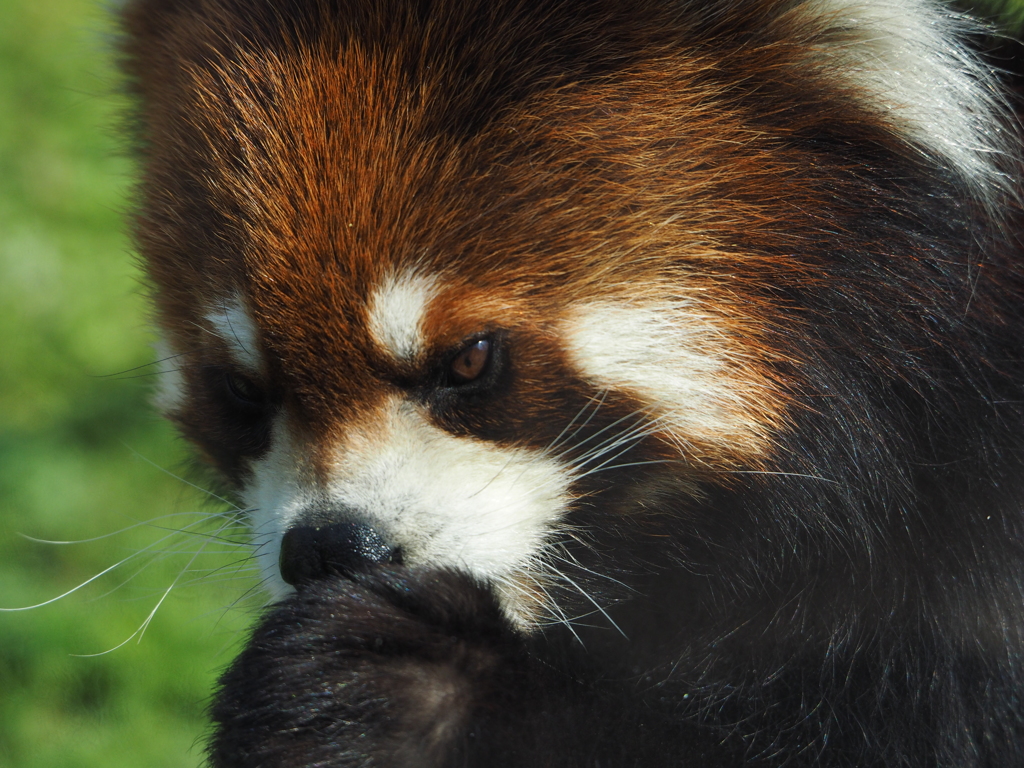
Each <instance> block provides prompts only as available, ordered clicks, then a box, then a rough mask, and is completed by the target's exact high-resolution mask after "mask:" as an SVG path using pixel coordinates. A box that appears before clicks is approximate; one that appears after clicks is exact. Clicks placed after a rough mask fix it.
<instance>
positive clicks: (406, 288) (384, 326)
mask: <svg viewBox="0 0 1024 768" xmlns="http://www.w3.org/2000/svg"><path fill="white" fill-rule="evenodd" d="M436 290H437V282H436V280H435V279H434V278H433V277H430V276H426V275H421V274H418V273H416V272H407V273H405V274H402V275H399V276H397V277H391V278H389V279H387V280H386V281H385V282H384V283H383V284H382V285H380V286H379V287H378V288H377V290H376V292H375V293H374V294H373V296H372V297H371V298H370V301H369V302H368V304H369V307H370V317H369V328H370V333H372V334H373V338H374V340H375V341H376V342H377V344H379V345H380V346H381V347H382V348H383V349H384V350H385V351H386V352H388V353H389V354H390V355H391V356H392V357H394V358H395V359H397V360H413V359H415V358H416V356H417V355H418V354H419V353H420V352H421V351H422V350H423V332H422V327H421V326H422V323H423V318H424V316H425V315H426V312H427V307H428V306H429V305H430V300H431V299H432V298H433V297H434V295H435V293H436Z"/></svg>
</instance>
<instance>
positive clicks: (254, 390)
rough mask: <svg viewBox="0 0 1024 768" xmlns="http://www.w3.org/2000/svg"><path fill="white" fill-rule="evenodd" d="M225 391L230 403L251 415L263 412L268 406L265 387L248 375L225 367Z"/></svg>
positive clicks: (223, 377)
mask: <svg viewBox="0 0 1024 768" xmlns="http://www.w3.org/2000/svg"><path fill="white" fill-rule="evenodd" d="M222 382H223V385H224V392H225V394H226V395H227V400H228V402H229V404H230V405H231V406H232V407H234V408H235V409H237V410H239V411H242V412H244V413H247V414H250V415H256V414H258V413H261V412H262V411H263V410H265V408H266V407H267V396H266V392H264V391H263V388H262V387H260V385H259V384H257V383H256V382H255V381H253V380H252V379H250V378H249V377H248V376H244V375H243V374H240V373H238V372H237V371H232V370H228V369H224V371H223V373H222Z"/></svg>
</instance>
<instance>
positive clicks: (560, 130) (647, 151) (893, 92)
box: [126, 0, 1001, 624]
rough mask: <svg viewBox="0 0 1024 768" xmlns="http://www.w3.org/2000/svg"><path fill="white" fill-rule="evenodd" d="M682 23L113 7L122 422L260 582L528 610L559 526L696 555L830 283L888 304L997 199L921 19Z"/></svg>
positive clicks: (797, 368)
mask: <svg viewBox="0 0 1024 768" xmlns="http://www.w3.org/2000/svg"><path fill="white" fill-rule="evenodd" d="M711 5H714V4H701V3H696V4H686V3H679V4H672V3H665V4H661V3H651V2H639V1H638V2H626V3H622V2H609V3H601V2H590V3H582V4H577V3H567V2H550V3H504V2H488V3H444V2H441V3H437V4H434V5H432V6H430V7H429V9H428V6H427V5H424V4H419V5H417V4H411V3H402V2H393V3H391V2H374V3H368V4H367V6H366V7H365V8H362V9H357V8H355V7H352V8H349V7H348V6H347V5H345V4H340V5H338V7H335V4H331V3H326V2H310V3H304V4H303V3H291V4H287V6H282V7H280V8H278V7H276V5H275V4H272V3H253V4H251V6H250V7H249V8H247V9H244V10H243V9H242V8H241V7H240V5H239V4H238V3H234V2H227V0H225V1H224V2H209V3H201V4H200V3H194V2H186V1H185V0H181V1H180V2H174V1H172V0H167V1H166V2H156V1H155V0H152V1H145V0H139V1H138V2H135V3H132V4H130V5H129V9H128V11H127V24H128V29H129V42H128V43H127V49H126V50H127V54H128V59H129V64H128V68H129V70H130V72H131V73H132V76H133V78H134V82H135V87H136V89H137V91H138V94H139V95H140V97H141V99H140V101H141V107H140V111H139V113H138V130H139V137H140V139H139V148H140V149H139V151H140V156H141V162H142V169H143V174H144V179H143V182H142V184H141V188H140V199H141V202H140V207H139V210H138V213H137V216H136V234H137V240H138V243H139V246H140V249H141V251H142V253H143V255H144V258H145V261H146V265H147V269H148V271H149V274H150V276H151V279H152V283H153V286H154V295H155V301H156V307H157V311H156V323H157V326H158V328H159V330H160V334H161V338H162V346H161V349H162V350H163V352H164V357H165V358H166V360H167V361H168V362H167V364H166V369H167V370H166V372H165V374H164V379H163V384H162V388H161V390H160V393H159V401H160V404H161V406H162V408H163V409H164V410H165V412H166V413H167V414H168V415H169V416H170V417H171V418H172V419H174V420H175V421H176V422H177V423H178V424H179V425H180V427H181V429H182V430H183V432H184V434H185V435H186V436H187V437H189V438H190V439H191V440H192V441H193V442H194V443H195V444H196V445H197V446H198V448H199V450H200V451H201V453H202V455H203V456H204V457H205V458H206V459H207V460H208V461H209V463H211V464H212V465H214V466H215V467H216V468H217V469H218V470H219V471H220V472H221V473H222V474H223V475H224V476H225V477H226V478H228V479H229V481H230V482H231V483H232V484H233V486H234V487H235V489H236V490H237V493H238V495H239V497H240V498H241V499H242V500H243V501H244V505H245V506H246V507H247V508H248V509H250V510H251V517H252V526H253V530H254V536H255V540H256V542H257V543H258V544H259V547H258V558H259V559H260V561H261V563H262V565H263V569H264V572H265V575H266V577H267V579H268V581H269V583H270V584H271V585H272V586H273V588H274V589H275V590H276V591H277V592H278V593H281V592H283V591H285V590H286V589H287V583H286V582H292V583H296V582H301V580H302V579H304V578H308V577H309V576H310V574H315V573H316V572H319V571H321V570H324V569H332V568H333V569H337V570H344V569H346V568H352V567H361V566H362V565H365V564H372V563H375V562H386V561H400V562H402V563H405V564H408V565H428V566H438V567H451V568H456V569H460V570H464V571H467V572H469V573H470V574H473V575H475V576H477V577H479V578H480V579H482V580H485V581H487V582H489V583H491V584H493V585H494V587H495V589H496V590H497V591H498V593H499V595H500V597H501V600H502V603H503V605H504V607H505V609H506V611H507V612H508V613H509V615H511V616H514V617H516V618H517V619H518V620H519V621H521V622H523V623H525V624H529V623H532V622H535V621H538V620H542V619H543V618H545V617H549V616H559V615H563V616H564V614H563V613H562V611H563V610H564V609H563V608H561V607H559V605H557V601H555V600H554V599H553V598H552V589H553V588H555V587H564V586H565V584H564V583H561V581H560V580H564V579H569V576H568V575H567V573H568V571H567V569H566V568H565V567H564V566H565V564H566V563H567V562H568V560H569V559H572V558H574V557H576V555H575V554H574V550H573V546H575V545H580V546H588V545H589V544H590V543H591V540H592V539H593V538H594V537H595V536H599V534H597V533H595V532H594V531H593V530H592V529H591V528H589V527H588V525H587V521H588V520H592V519H594V516H595V515H599V516H600V519H601V520H602V525H605V526H611V527H612V528H614V529H615V530H616V531H618V532H620V533H617V534H616V535H620V534H621V535H623V536H626V535H627V534H624V533H621V532H623V531H627V532H628V536H629V537H633V538H637V539H640V538H643V537H645V536H648V535H649V536H651V537H653V538H654V539H656V538H657V537H658V536H662V535H664V530H665V529H664V527H663V526H662V525H661V523H658V522H656V521H657V520H659V519H661V517H664V516H666V515H667V516H668V517H670V518H671V519H672V520H673V521H674V522H673V526H674V527H673V530H674V531H676V532H678V531H680V530H688V526H690V528H689V530H692V531H693V532H694V535H695V536H698V537H699V536H701V535H703V534H701V532H700V529H699V518H700V507H701V502H702V499H703V498H705V495H706V494H707V493H709V492H710V491H709V490H708V489H714V488H727V487H731V486H732V485H734V484H735V483H737V482H740V480H742V479H744V478H747V477H748V476H751V475H755V474H756V475H758V476H762V477H765V476H770V475H772V474H773V473H777V474H784V473H787V472H788V473H790V474H796V472H795V471H794V467H797V468H799V467H800V466H804V465H801V464H800V461H801V460H802V459H799V457H797V458H794V455H795V453H794V451H793V449H792V445H790V444H788V443H786V441H787V440H788V439H789V438H788V437H787V436H788V435H792V434H793V433H794V430H795V429H796V427H795V426H794V425H795V424H797V423H798V422H799V421H800V420H801V419H803V418H810V417H811V416H809V414H811V415H813V414H815V413H819V412H820V411H821V410H822V409H823V408H825V409H827V408H829V407H831V404H830V401H828V400H827V399H825V398H829V397H833V396H837V397H839V396H840V395H837V394H836V393H834V392H829V391H825V390H827V389H828V387H827V385H826V384H825V383H823V382H824V381H825V378H823V377H822V376H821V375H819V373H820V369H821V368H822V366H825V365H826V364H825V363H823V362H822V361H823V360H825V359H826V358H827V357H828V355H831V354H833V353H834V354H835V355H836V358H835V359H832V358H829V361H828V363H827V365H831V366H838V367H841V366H842V364H843V363H842V360H843V359H847V358H845V357H844V356H843V355H844V354H845V352H844V353H840V352H839V351H837V350H838V344H834V343H833V342H832V341H830V340H829V339H828V338H826V337H825V336H820V337H816V336H815V334H814V333H812V332H810V331H809V330H808V329H809V328H812V327H813V326H814V324H815V323H816V322H818V320H819V319H820V318H822V317H825V318H832V319H831V320H827V321H826V323H835V322H836V320H835V318H836V317H838V318H840V320H839V323H840V324H841V323H843V322H850V323H853V324H854V325H856V324H858V323H862V322H863V323H865V325H864V326H863V327H862V328H861V330H862V331H863V335H864V337H865V339H868V337H871V336H872V328H874V327H875V326H872V325H871V324H872V323H875V324H876V325H878V324H880V323H882V319H880V317H876V316H875V315H874V314H872V315H871V317H867V318H866V319H865V318H863V317H860V316H857V319H849V318H853V317H854V313H853V311H852V310H851V309H850V307H852V306H853V305H852V304H849V305H847V304H844V303H843V301H845V300H846V299H844V298H843V297H847V298H849V297H850V296H852V295H854V294H856V293H857V291H858V290H859V287H860V286H859V284H858V282H857V281H858V280H859V279H861V278H860V276H859V274H858V271H857V270H858V269H859V267H857V266H854V267H851V268H849V269H847V271H846V272H844V273H843V275H844V277H843V279H844V280H847V281H848V283H847V289H836V283H835V280H833V279H832V278H831V277H829V275H830V274H834V273H836V271H837V270H839V269H840V267H837V266H836V265H837V264H840V266H842V265H846V266H843V268H844V269H845V268H846V267H847V266H849V264H850V263H851V262H854V261H856V258H863V259H864V260H865V261H869V260H870V261H872V264H874V265H875V266H877V269H875V266H873V267H872V269H875V271H874V272H872V273H871V274H870V275H868V274H867V272H865V273H864V282H865V283H870V282H871V281H872V280H875V277H877V274H878V272H887V273H888V272H891V273H892V280H891V282H889V283H885V282H884V281H877V280H875V283H876V284H872V285H871V287H870V288H869V290H870V291H871V298H870V302H869V303H870V304H871V306H872V307H874V308H875V309H884V308H885V307H886V306H887V302H889V301H890V299H891V300H893V301H897V300H898V301H902V300H903V298H904V297H906V294H907V291H906V287H905V286H906V284H909V283H911V282H914V280H915V279H916V278H915V277H914V276H913V275H911V272H913V270H915V269H918V267H919V266H920V264H921V263H923V262H924V261H925V260H926V255H927V252H929V249H930V248H933V246H934V243H932V241H930V240H928V237H929V235H928V234H927V232H926V230H927V229H928V227H929V226H931V224H930V222H931V220H932V219H931V218H929V216H933V217H934V218H936V219H939V220H942V219H948V217H946V213H947V210H946V208H941V205H942V204H941V201H942V200H945V199H947V198H948V199H953V198H952V193H949V190H959V191H958V192H957V193H956V195H957V197H956V200H954V201H953V202H952V203H949V205H950V206H952V207H957V206H960V208H962V206H961V203H960V202H957V201H958V200H967V201H968V203H967V205H968V207H971V206H973V209H974V210H976V211H982V210H985V209H986V207H987V206H989V204H990V202H991V200H993V199H995V198H996V197H998V195H999V194H1001V193H1000V192H999V189H1000V184H1001V181H1000V178H1001V177H1000V175H999V171H998V168H997V166H996V164H995V163H994V161H992V160H991V159H990V158H991V156H992V154H993V152H994V150H996V149H998V147H996V146H995V145H994V144H993V142H995V143H998V136H997V135H996V133H997V132H993V131H991V130H988V129H989V128H990V127H991V126H992V125H994V124H995V123H993V122H992V117H991V116H992V113H993V109H994V108H993V107H992V105H991V104H990V103H989V102H988V101H987V98H988V97H987V96H986V95H985V93H984V92H983V90H982V89H980V88H978V87H977V86H976V84H975V83H974V79H975V78H976V77H979V76H980V77H984V75H983V74H981V70H980V68H979V67H978V65H977V64H975V63H974V62H973V60H971V59H970V58H969V57H968V55H967V54H964V53H961V52H960V51H959V50H958V49H955V48H953V49H950V48H949V47H948V46H947V45H946V44H945V43H946V40H947V38H948V35H947V33H948V28H949V27H950V25H951V24H953V22H951V21H949V20H948V19H947V18H946V17H944V16H941V15H940V14H939V13H938V12H936V11H934V10H933V9H932V8H931V6H930V5H929V4H926V3H923V2H910V3H906V4H904V5H903V6H899V7H891V6H892V4H889V3H882V2H875V1H874V0H869V1H868V2H859V3H851V2H846V0H823V1H822V2H817V1H809V2H801V3H768V2H760V1H758V2H748V3H729V4H723V7H722V8H717V6H716V8H712V7H711ZM342 6H345V7H342ZM904 6H906V7H904ZM965 190H966V191H965ZM934 192H937V193H938V194H933V195H932V197H935V198H936V199H937V200H939V201H940V202H938V203H935V205H937V206H939V208H941V210H939V209H938V208H937V209H936V211H935V213H934V214H932V213H928V214H927V215H924V214H921V215H919V214H918V212H917V201H918V199H919V198H920V197H922V196H927V195H929V194H932V193H934ZM947 193H949V194H947ZM943 195H945V197H943ZM964 215H974V214H964ZM979 215H981V214H979ZM962 221H963V219H959V220H957V221H956V222H953V223H951V224H949V226H950V227H952V228H956V227H960V228H961V229H963V228H964V227H966V226H967V225H964V224H963V223H962ZM957 232H960V230H959V229H958V230H957ZM946 235H947V233H938V234H937V235H936V240H939V239H942V238H943V237H946ZM957 236H960V235H955V234H954V235H950V236H949V238H955V237H957ZM893 265H895V266H893ZM921 269H924V267H921ZM830 270H831V272H830ZM904 273H906V274H907V275H910V276H909V277H903V275H904ZM914 274H916V273H914ZM825 283H828V285H829V287H828V289H827V290H829V291H833V293H830V294H829V295H828V296H827V297H826V296H825V291H826V289H825V288H824V287H823V285H824V284H825ZM844 290H845V293H844ZM893 297H898V298H893ZM915 300H917V299H915ZM850 301H851V302H852V301H854V300H853V299H850ZM932 302H933V298H932V297H931V296H930V295H929V296H924V297H921V298H920V299H919V303H920V305H921V306H931V303H932ZM858 306H860V305H858ZM872 311H874V310H872ZM940 311H942V310H940ZM835 313H838V315H836V314H835ZM883 314H884V313H883ZM844 317H845V318H847V319H846V320H843V319H842V318H844ZM911 326H912V328H911V331H912V332H913V333H915V334H917V333H920V334H923V333H926V332H927V329H926V328H925V324H924V321H923V320H919V319H917V316H915V319H912V320H910V321H908V327H911ZM919 326H920V327H919ZM878 327H881V326H880V325H878ZM911 331H908V333H910V332H911ZM852 335H856V333H854V334H852ZM858 344H860V345H861V346H860V347H858V350H859V351H858V352H857V353H856V354H854V353H851V356H850V357H849V359H850V360H853V359H854V358H857V355H860V357H859V358H857V359H858V360H859V359H868V358H870V359H872V360H874V359H875V358H873V357H872V355H874V354H875V352H874V351H872V350H874V347H873V346H872V345H873V344H875V341H874V340H863V339H862V340H861V341H859V342H858ZM865 349H868V351H867V352H864V350H865ZM878 359H879V360H882V357H881V353H879V357H878ZM837 361H838V362H837ZM857 364H858V365H859V363H857ZM851 365H854V363H851ZM872 365H874V363H872ZM878 366H880V367H884V363H882V362H879V363H878ZM829 370H831V369H829ZM784 444H785V445H786V446H788V447H785V448H784V447H783V445H784ZM808 455H810V454H808ZM807 461H808V462H809V464H813V462H814V461H815V459H808V460H807ZM808 471H812V472H817V473H823V472H824V469H823V468H822V467H821V466H811V467H810V469H809V470H808ZM612 557H613V558H614V557H617V555H613V556H612ZM282 574H283V576H282ZM570 580H571V579H570Z"/></svg>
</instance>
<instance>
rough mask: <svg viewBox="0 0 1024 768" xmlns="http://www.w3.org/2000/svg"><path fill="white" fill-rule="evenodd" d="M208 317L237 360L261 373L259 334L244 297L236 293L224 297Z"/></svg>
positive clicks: (245, 366) (243, 365)
mask: <svg viewBox="0 0 1024 768" xmlns="http://www.w3.org/2000/svg"><path fill="white" fill-rule="evenodd" d="M206 319H207V321H208V322H209V323H210V326H211V327H212V329H213V331H214V333H216V334H217V335H218V336H220V337H221V339H223V340H224V343H225V344H227V346H228V350H229V351H230V352H231V356H232V358H234V360H235V362H236V363H238V364H239V365H240V366H242V368H244V369H245V370H247V371H249V372H250V373H259V371H260V368H261V361H260V353H259V341H258V339H259V336H258V334H257V330H256V323H255V322H254V321H253V319H252V315H251V314H250V313H249V311H248V309H246V307H245V302H244V301H243V300H242V298H241V297H240V296H239V295H238V294H235V295H233V296H230V297H229V298H226V299H224V300H223V301H222V302H221V303H219V304H218V306H217V307H216V308H215V309H214V310H213V311H212V312H210V313H209V314H207V316H206Z"/></svg>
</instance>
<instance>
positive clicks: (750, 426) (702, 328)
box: [562, 300, 763, 453]
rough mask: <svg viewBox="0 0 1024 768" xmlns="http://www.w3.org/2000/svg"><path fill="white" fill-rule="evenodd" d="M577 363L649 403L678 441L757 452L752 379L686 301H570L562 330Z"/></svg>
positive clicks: (606, 384)
mask: <svg viewBox="0 0 1024 768" xmlns="http://www.w3.org/2000/svg"><path fill="white" fill-rule="evenodd" d="M562 335H563V338H564V339H565V341H566V345H567V351H568V352H569V356H570V359H571V360H572V361H573V363H574V364H575V366H576V368H577V369H578V370H579V371H580V372H581V373H582V374H583V375H584V377H586V378H587V379H589V380H590V381H592V382H593V383H594V384H595V385H596V386H597V387H599V388H601V389H608V390H613V391H617V392H627V393H629V394H631V395H632V396H633V397H634V398H636V399H638V400H640V401H641V402H644V403H647V404H649V406H650V411H651V416H652V417H654V418H658V419H659V421H660V422H661V423H663V424H664V426H665V431H667V432H669V433H671V434H673V435H674V436H675V437H676V439H677V441H678V442H679V443H680V444H681V445H686V444H688V443H692V442H694V441H698V442H703V443H711V444H715V445H719V446H723V447H731V448H735V449H738V450H740V451H742V452H745V453H749V452H754V453H756V452H757V450H758V449H759V447H760V445H759V444H760V442H761V440H762V438H763V436H762V435H761V434H760V431H759V426H758V422H757V420H756V419H752V418H750V413H751V404H750V402H749V401H750V399H751V396H752V395H753V393H752V392H750V391H749V386H750V385H749V384H746V383H744V382H743V380H742V379H741V378H739V377H737V376H736V375H735V374H734V373H733V372H732V371H730V370H728V368H729V364H730V362H735V361H730V360H729V358H728V352H727V349H728V347H727V345H726V344H724V343H723V341H724V339H725V333H724V332H723V330H722V329H721V328H719V327H718V326H717V325H716V323H715V322H714V320H713V319H712V318H711V317H710V316H708V315H707V314H706V313H703V312H701V310H700V307H699V306H698V305H696V304H690V303H687V302H685V301H681V300H676V301H664V302H657V301H648V302H639V301H637V302H628V301H613V300H605V301H597V302H592V303H586V304H581V305H578V306H576V307H574V308H573V309H572V310H571V311H570V312H569V314H568V320H567V321H566V323H565V325H564V333H563V334H562Z"/></svg>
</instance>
